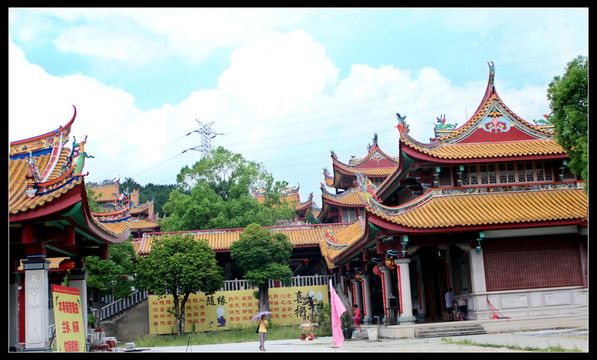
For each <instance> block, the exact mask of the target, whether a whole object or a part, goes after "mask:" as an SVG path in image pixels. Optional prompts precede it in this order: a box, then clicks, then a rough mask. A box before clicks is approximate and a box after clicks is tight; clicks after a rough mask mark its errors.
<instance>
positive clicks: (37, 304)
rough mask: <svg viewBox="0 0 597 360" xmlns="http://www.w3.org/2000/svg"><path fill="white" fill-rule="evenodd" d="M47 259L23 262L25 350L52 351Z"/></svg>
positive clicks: (48, 264) (48, 265)
mask: <svg viewBox="0 0 597 360" xmlns="http://www.w3.org/2000/svg"><path fill="white" fill-rule="evenodd" d="M49 267H50V262H49V261H48V260H46V259H45V258H42V259H31V260H24V261H23V269H24V270H25V350H24V351H50V350H51V349H50V339H49V331H48V330H49V329H48V327H49V325H50V324H49V312H50V309H49V307H48V304H49V301H48V300H49V296H48V294H49V279H48V270H49Z"/></svg>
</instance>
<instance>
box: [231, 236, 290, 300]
mask: <svg viewBox="0 0 597 360" xmlns="http://www.w3.org/2000/svg"><path fill="white" fill-rule="evenodd" d="M292 247H293V245H292V243H291V242H290V241H289V240H288V236H286V235H285V234H282V233H273V232H271V231H270V230H268V229H264V228H262V227H261V226H259V225H258V224H250V225H249V226H247V227H246V228H245V230H243V232H241V233H240V234H239V239H238V240H237V241H235V242H234V243H232V245H231V246H230V256H231V257H232V259H233V260H234V261H235V263H236V265H237V266H238V267H239V268H240V269H241V270H242V271H243V272H244V277H245V279H247V280H248V281H249V283H250V284H251V285H253V286H255V287H257V288H259V311H269V301H268V300H269V285H268V282H269V280H270V279H271V280H276V281H280V282H281V283H282V284H284V285H290V283H291V280H292V270H291V269H290V267H289V266H288V264H289V263H290V255H291V254H292Z"/></svg>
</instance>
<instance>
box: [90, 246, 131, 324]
mask: <svg viewBox="0 0 597 360" xmlns="http://www.w3.org/2000/svg"><path fill="white" fill-rule="evenodd" d="M134 260H135V248H134V247H133V245H132V244H131V243H130V241H129V240H127V241H125V242H123V243H121V244H112V245H109V247H108V260H100V259H99V257H98V256H88V257H87V258H86V261H85V269H86V271H87V291H88V292H89V293H90V294H91V295H92V297H93V303H94V307H95V308H97V309H100V308H101V306H102V302H101V298H102V296H104V295H112V296H114V298H116V299H122V298H125V297H127V296H129V295H130V293H131V287H132V286H133V285H134V284H135V282H134V280H133V277H132V276H133V275H134V270H135V264H134ZM95 325H96V327H99V316H97V317H96V320H95Z"/></svg>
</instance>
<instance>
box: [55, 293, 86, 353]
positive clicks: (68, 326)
mask: <svg viewBox="0 0 597 360" xmlns="http://www.w3.org/2000/svg"><path fill="white" fill-rule="evenodd" d="M52 301H53V304H54V323H55V324H56V345H57V350H58V351H60V352H83V351H85V350H86V344H85V329H87V326H85V324H83V313H82V312H81V311H82V309H81V296H80V295H79V289H77V288H70V287H65V286H60V285H52Z"/></svg>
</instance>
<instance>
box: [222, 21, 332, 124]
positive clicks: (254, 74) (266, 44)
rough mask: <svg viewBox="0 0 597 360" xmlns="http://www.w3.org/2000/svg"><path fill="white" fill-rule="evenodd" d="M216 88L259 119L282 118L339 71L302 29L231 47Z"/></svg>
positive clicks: (274, 34)
mask: <svg viewBox="0 0 597 360" xmlns="http://www.w3.org/2000/svg"><path fill="white" fill-rule="evenodd" d="M231 59H232V60H231V65H230V67H229V68H228V69H226V71H224V73H223V74H222V75H221V76H220V77H219V83H218V87H219V89H221V90H222V91H224V92H226V93H228V94H230V95H231V96H233V97H234V98H237V99H239V100H240V101H242V102H244V103H246V104H248V105H250V106H251V107H252V108H253V109H254V110H255V111H256V113H257V115H258V116H259V117H265V118H267V117H283V116H285V115H287V114H289V113H290V112H292V111H295V110H297V109H298V108H299V107H300V106H301V104H303V103H304V102H305V101H308V100H309V99H310V98H312V97H313V96H316V95H318V94H320V93H321V92H322V91H324V89H326V87H327V86H329V85H332V84H334V83H335V82H336V80H337V76H338V72H339V70H338V69H337V68H336V67H335V66H334V64H333V62H332V61H331V60H330V59H329V58H328V57H327V56H326V54H325V50H324V49H323V47H322V46H321V45H319V44H318V43H316V42H315V41H314V40H313V38H312V37H311V36H309V35H308V34H306V33H305V32H304V31H302V30H295V31H292V32H291V33H289V34H280V33H277V32H274V33H271V34H269V35H267V36H265V37H263V38H261V39H259V40H257V41H255V42H254V43H251V44H249V45H247V46H244V47H242V48H240V49H238V50H236V51H235V52H234V53H233V54H232V56H231Z"/></svg>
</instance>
